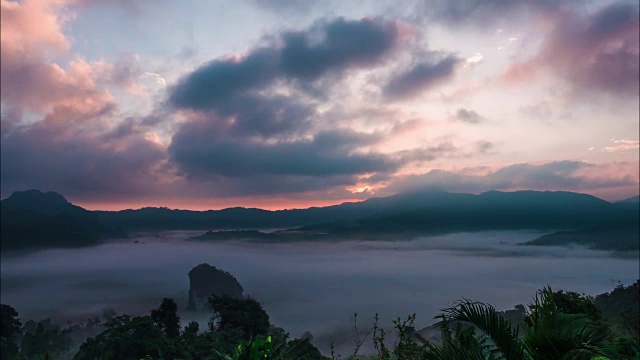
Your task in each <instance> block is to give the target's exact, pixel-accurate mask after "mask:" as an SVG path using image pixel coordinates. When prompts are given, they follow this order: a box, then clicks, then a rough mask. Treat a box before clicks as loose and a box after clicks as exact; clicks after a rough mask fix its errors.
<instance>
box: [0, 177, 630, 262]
mask: <svg viewBox="0 0 640 360" xmlns="http://www.w3.org/2000/svg"><path fill="white" fill-rule="evenodd" d="M0 204H1V209H2V248H3V250H6V249H22V248H33V247H38V246H43V245H46V246H81V245H94V244H97V243H100V242H102V241H104V240H106V239H110V238H124V237H126V234H125V232H129V233H130V232H134V231H162V230H186V229H192V230H203V231H204V230H209V232H208V233H205V234H204V235H202V236H201V237H197V238H196V239H197V240H226V239H230V238H249V239H254V240H262V241H269V240H274V241H275V240H287V241H289V240H291V241H293V240H300V239H307V240H315V239H332V240H334V239H335V240H339V239H358V238H361V237H366V238H368V239H377V238H387V237H390V236H394V235H405V236H412V235H424V234H435V233H450V232H460V231H481V230H500V229H503V230H509V229H542V230H548V231H549V232H554V231H556V232H557V233H555V235H554V234H550V235H547V237H546V238H545V239H543V240H540V239H536V240H540V241H541V242H542V243H543V244H544V245H559V244H566V243H568V242H577V243H581V244H583V245H587V246H590V247H594V248H613V249H617V250H625V249H627V248H628V247H631V248H632V249H635V248H637V243H638V235H637V234H638V225H639V220H638V219H639V212H640V211H639V210H640V203H638V201H637V197H636V200H633V198H632V199H629V200H626V201H621V202H615V203H611V202H608V201H605V200H602V199H599V198H597V197H594V196H591V195H586V194H580V193H573V192H559V191H558V192H551V191H516V192H499V191H489V192H485V193H482V194H479V195H473V194H463V193H448V192H444V191H438V190H429V191H420V192H408V193H401V194H397V195H394V196H390V197H381V198H371V199H368V200H365V201H363V202H358V203H344V204H340V205H335V206H327V207H312V208H308V209H293V210H277V211H268V210H262V209H255V208H229V209H223V210H208V211H190V210H172V209H168V208H142V209H138V210H122V211H88V210H85V209H83V208H81V207H79V206H75V205H73V204H71V203H69V202H68V201H67V200H66V199H65V198H64V197H63V196H62V195H60V194H57V193H54V192H47V193H43V192H41V191H38V190H28V191H23V192H16V193H14V194H12V195H11V196H10V197H9V198H7V199H4V200H2V201H1V202H0ZM121 229H122V230H121ZM261 229H262V230H264V229H270V230H273V229H281V231H277V232H271V233H270V234H267V233H266V232H261V231H257V230H261ZM237 230H243V231H237ZM247 230H250V231H247ZM621 237H623V238H624V239H625V240H624V241H623V243H624V244H625V245H624V246H622V248H619V247H620V246H618V245H615V246H613V247H611V246H608V245H607V242H610V243H611V244H615V243H616V241H615V239H613V238H616V239H619V238H621ZM586 238H589V240H585V239H586ZM594 238H595V239H596V240H593V239H594ZM541 239H542V238H541ZM572 239H573V240H572ZM575 239H579V241H574V240H575ZM603 239H606V242H605V243H604V245H603V244H602V242H603V241H604V240H603ZM536 240H534V241H533V242H532V244H534V245H535V244H538V243H536ZM593 241H597V242H598V245H597V246H595V245H594V244H593V243H592V242H593Z"/></svg>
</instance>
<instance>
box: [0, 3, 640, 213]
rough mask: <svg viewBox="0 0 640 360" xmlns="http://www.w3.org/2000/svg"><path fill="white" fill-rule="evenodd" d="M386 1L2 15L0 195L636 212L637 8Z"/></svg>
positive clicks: (4, 10)
mask: <svg viewBox="0 0 640 360" xmlns="http://www.w3.org/2000/svg"><path fill="white" fill-rule="evenodd" d="M303 3H304V6H303V5H302V4H303ZM401 4H402V6H398V5H397V3H396V2H395V1H390V0H371V1H361V2H357V3H355V2H340V1H333V0H317V1H311V2H296V1H286V0H277V1H261V0H244V1H238V2H224V1H177V0H162V1H160V2H151V1H136V0H121V1H98V0H25V1H19V2H18V1H11V0H1V2H0V6H1V19H0V20H1V21H0V26H1V28H0V35H1V38H0V39H1V43H0V55H1V58H0V60H1V73H0V77H1V99H0V100H1V113H2V115H1V142H0V154H1V155H0V160H1V172H0V180H1V181H0V196H1V197H2V198H6V197H7V196H9V195H10V194H11V193H12V192H13V191H17V190H26V189H31V188H37V189H41V190H43V191H49V190H52V191H56V192H59V193H61V194H63V195H64V196H65V197H67V198H68V199H69V200H70V201H71V202H73V203H75V204H78V205H80V206H83V207H86V208H89V209H111V210H113V209H123V208H139V207H143V206H167V207H171V208H187V209H219V208H224V207H231V206H246V207H260V208H266V209H280V208H293V207H297V208H300V207H309V206H324V205H329V204H336V203H341V202H344V201H356V200H362V199H366V198H369V197H373V196H387V195H391V194H395V193H398V192H403V191H408V190H414V189H420V188H424V187H437V188H440V189H443V190H446V191H452V192H470V193H479V192H483V191H488V190H494V189H495V190H505V191H510V190H518V189H534V190H566V191H576V192H582V193H589V194H593V195H596V196H598V197H601V198H603V199H606V200H610V201H614V200H620V199H624V198H628V197H631V196H635V195H638V186H639V174H638V168H639V166H640V155H639V152H638V148H639V141H638V133H639V132H640V125H639V121H638V119H639V116H640V114H639V107H640V103H639V80H638V79H639V77H640V73H639V68H640V64H639V57H640V55H639V53H640V51H639V45H638V43H639V35H638V34H639V28H640V25H639V24H640V20H639V5H638V3H637V2H633V1H608V0H607V1H598V2H589V1H580V0H576V1H554V0H551V1H541V2H504V1H497V0H495V1H493V0H492V1H462V0H453V1H445V0H435V1H425V0H407V1H403V2H401Z"/></svg>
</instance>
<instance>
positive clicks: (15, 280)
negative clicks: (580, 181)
mask: <svg viewBox="0 0 640 360" xmlns="http://www.w3.org/2000/svg"><path fill="white" fill-rule="evenodd" d="M199 233H200V232H186V231H173V232H163V233H160V234H144V233H141V234H137V235H136V236H135V238H132V239H131V240H130V241H127V242H118V243H109V244H105V245H101V246H96V247H89V248H80V249H56V250H45V251H38V252H33V253H27V254H3V255H2V259H1V261H2V262H1V284H2V288H1V290H2V291H1V300H2V303H3V304H10V305H12V306H14V307H15V308H16V309H17V310H18V311H19V312H20V315H21V318H22V319H44V318H52V319H54V320H58V321H61V322H65V321H75V322H79V321H84V320H86V319H88V318H90V317H93V316H96V315H98V316H99V315H100V314H101V312H102V310H103V309H105V308H113V309H115V310H116V312H117V313H128V314H143V313H147V312H148V311H149V310H150V309H152V308H154V307H156V306H157V305H158V304H159V302H160V300H161V298H163V297H173V298H174V299H175V300H176V301H177V302H178V305H179V306H180V307H181V308H185V307H186V302H187V292H188V286H189V282H188V276H187V273H188V271H189V270H190V269H191V268H192V267H194V266H196V265H198V264H200V263H209V264H211V265H214V266H216V267H218V268H221V269H223V270H226V271H228V272H230V273H232V274H233V275H234V276H236V278H237V279H238V281H239V282H240V283H241V284H242V286H243V287H244V289H245V293H246V294H248V295H251V296H253V297H255V298H256V299H258V300H259V301H261V302H262V304H263V305H264V307H265V309H266V310H267V312H268V313H269V315H270V318H271V322H272V323H274V324H276V325H277V326H281V327H283V328H285V329H286V330H287V331H289V332H290V333H291V334H292V335H293V336H300V335H301V334H302V333H303V332H305V331H310V332H311V333H312V334H313V335H314V342H315V343H316V345H318V346H319V347H320V348H321V350H323V351H325V352H326V351H327V349H328V345H329V343H330V342H331V341H332V340H333V341H335V343H336V346H337V348H338V349H339V350H342V351H346V350H347V349H350V348H352V346H353V338H352V336H353V333H354V332H353V322H352V318H353V314H354V313H355V312H357V313H358V323H359V327H360V328H361V329H365V328H367V327H370V325H371V323H372V319H373V316H374V314H375V313H380V318H381V322H382V323H383V324H385V325H390V324H391V320H392V319H394V318H395V317H396V316H400V317H403V316H406V315H410V314H412V313H416V314H417V322H416V326H417V328H421V327H424V326H426V325H429V324H432V323H433V320H432V319H433V317H434V316H435V315H437V314H438V310H439V309H441V308H443V307H445V306H447V305H448V304H450V303H451V302H452V301H454V300H457V299H461V298H462V297H465V298H469V299H474V300H480V301H484V302H488V303H491V304H493V305H494V306H496V307H497V308H498V309H509V308H512V307H513V306H514V305H516V304H528V303H530V301H531V299H532V297H533V296H534V294H535V292H536V290H537V289H539V288H541V287H543V286H544V285H547V284H548V285H550V286H551V287H552V288H554V289H564V290H572V291H577V292H580V293H586V294H591V295H596V294H599V293H602V292H607V291H611V290H612V289H613V288H614V287H615V286H616V285H618V284H620V283H624V284H626V285H628V284H631V283H633V282H634V281H635V280H636V279H637V278H638V276H639V274H638V268H639V260H638V254H637V253H633V254H626V255H625V256H622V255H620V254H615V253H610V252H604V251H591V250H586V249H582V248H560V247H538V246H522V245H518V244H519V243H522V242H524V241H527V240H531V239H534V238H536V237H538V236H540V235H542V233H541V232H537V231H517V232H516V231H492V232H477V233H458V234H450V235H443V236H434V237H424V238H416V239H410V240H408V239H398V240H397V241H384V242H381V241H365V240H363V241H349V242H332V243H322V242H318V243H309V242H305V243H275V244H264V243H249V242H222V243H211V242H187V241H184V239H185V238H187V237H188V236H193V235H197V234H199ZM133 240H137V241H138V242H140V243H133ZM180 315H181V316H182V318H183V320H184V321H185V322H186V321H189V320H199V321H201V322H202V323H201V325H202V326H204V325H205V324H206V320H207V315H206V314H196V313H188V312H181V314H180Z"/></svg>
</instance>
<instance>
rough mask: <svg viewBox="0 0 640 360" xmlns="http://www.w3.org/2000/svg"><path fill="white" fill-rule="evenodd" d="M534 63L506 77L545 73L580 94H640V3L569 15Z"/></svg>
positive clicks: (560, 18)
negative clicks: (639, 92)
mask: <svg viewBox="0 0 640 360" xmlns="http://www.w3.org/2000/svg"><path fill="white" fill-rule="evenodd" d="M552 19H553V21H554V26H553V28H552V30H551V31H550V33H549V34H548V35H547V36H546V37H545V39H544V41H543V43H542V45H541V47H540V50H539V51H538V53H537V54H536V55H535V56H534V57H533V58H531V59H529V60H526V61H522V62H516V63H513V64H511V65H510V66H509V68H508V69H507V71H506V73H505V74H504V78H505V79H506V80H507V81H511V82H522V81H527V80H530V79H531V78H533V77H535V76H536V75H537V74H539V73H541V72H546V73H548V74H551V75H553V76H555V77H558V78H561V79H564V80H565V81H567V82H568V83H569V84H571V85H572V87H573V88H574V90H575V91H577V92H581V91H585V90H586V91H596V92H607V93H611V94H617V95H631V96H637V94H638V89H639V84H638V78H639V77H640V70H639V68H640V57H639V52H638V42H639V41H640V36H639V31H640V18H639V11H638V5H637V4H633V3H624V2H619V3H613V4H610V5H608V6H606V7H604V8H602V9H600V10H599V11H597V12H595V13H592V14H587V15H582V14H579V13H577V12H571V11H568V10H567V11H564V12H561V13H559V14H556V15H555V16H554V17H552Z"/></svg>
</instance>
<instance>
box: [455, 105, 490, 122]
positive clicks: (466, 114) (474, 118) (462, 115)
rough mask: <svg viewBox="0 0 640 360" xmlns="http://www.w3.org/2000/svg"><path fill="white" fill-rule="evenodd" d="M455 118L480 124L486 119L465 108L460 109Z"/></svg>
mask: <svg viewBox="0 0 640 360" xmlns="http://www.w3.org/2000/svg"><path fill="white" fill-rule="evenodd" d="M454 119H455V120H458V121H462V122H465V123H468V124H479V123H481V122H483V121H485V120H486V119H485V118H484V117H483V116H482V115H480V114H478V113H477V112H475V111H473V110H467V109H464V108H460V109H458V111H457V112H456V114H455V117H454Z"/></svg>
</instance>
